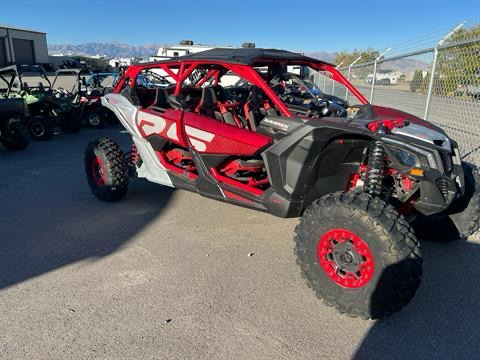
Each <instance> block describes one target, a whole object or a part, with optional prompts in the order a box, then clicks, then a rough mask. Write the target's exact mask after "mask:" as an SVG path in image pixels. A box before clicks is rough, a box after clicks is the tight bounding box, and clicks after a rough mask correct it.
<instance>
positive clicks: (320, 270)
mask: <svg viewBox="0 0 480 360" xmlns="http://www.w3.org/2000/svg"><path fill="white" fill-rule="evenodd" d="M294 241H295V248H294V253H295V255H296V256H297V263H298V264H299V265H300V269H301V273H302V277H304V278H305V279H306V281H307V283H308V285H309V286H310V287H311V288H313V290H314V291H315V293H316V294H317V296H318V297H319V298H321V299H322V300H323V301H324V302H325V303H326V304H327V305H329V306H334V307H335V308H336V309H337V310H338V311H339V312H340V313H346V314H347V315H349V316H352V317H357V316H359V317H362V318H364V319H368V318H371V319H376V318H381V317H384V316H388V315H390V314H392V313H394V312H396V311H398V310H400V309H401V308H403V307H404V306H405V305H407V304H408V302H409V301H410V300H411V299H412V298H413V296H414V295H415V292H416V290H417V288H418V286H419V284H420V279H421V275H422V258H421V254H420V247H419V243H418V241H417V239H416V238H415V235H414V233H413V231H412V229H411V227H410V225H409V224H408V222H407V221H406V220H405V219H404V218H403V217H402V216H401V215H399V214H398V213H397V212H396V211H395V209H394V208H393V207H391V206H390V205H387V204H386V203H385V202H383V201H382V200H380V199H378V198H373V197H371V196H370V195H367V194H355V193H351V192H349V193H341V192H340V193H335V194H330V195H326V196H324V197H322V198H321V199H319V200H316V201H315V202H314V203H312V204H311V205H310V206H309V207H308V208H307V209H306V210H305V212H304V214H303V216H302V218H301V219H300V223H299V224H298V225H297V227H296V229H295V236H294ZM342 256H343V258H342ZM349 260H350V261H349ZM339 264H340V265H341V268H340V267H338V266H339ZM345 269H347V270H345ZM357 269H358V271H356V270H357Z"/></svg>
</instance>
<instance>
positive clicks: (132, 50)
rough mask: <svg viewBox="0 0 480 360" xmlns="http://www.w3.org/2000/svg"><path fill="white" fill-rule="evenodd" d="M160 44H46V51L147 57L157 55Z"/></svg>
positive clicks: (50, 52)
mask: <svg viewBox="0 0 480 360" xmlns="http://www.w3.org/2000/svg"><path fill="white" fill-rule="evenodd" d="M160 46H162V45H161V44H148V45H138V46H133V45H127V44H121V43H117V42H112V43H86V44H80V45H69V44H61V45H53V44H49V45H48V53H49V54H50V55H58V54H63V55H83V56H95V55H105V56H107V57H110V58H131V57H140V58H147V57H149V56H153V55H157V52H158V48H159V47H160Z"/></svg>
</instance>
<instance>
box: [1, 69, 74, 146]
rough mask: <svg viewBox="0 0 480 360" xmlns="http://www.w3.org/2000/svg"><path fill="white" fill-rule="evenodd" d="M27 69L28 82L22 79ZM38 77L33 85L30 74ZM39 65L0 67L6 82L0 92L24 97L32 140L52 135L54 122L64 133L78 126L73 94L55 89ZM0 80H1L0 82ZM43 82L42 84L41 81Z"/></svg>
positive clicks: (12, 97)
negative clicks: (36, 82)
mask: <svg viewBox="0 0 480 360" xmlns="http://www.w3.org/2000/svg"><path fill="white" fill-rule="evenodd" d="M25 73H28V75H29V77H28V79H29V80H30V84H29V83H28V82H27V81H24V80H26V76H23V75H24V74H25ZM32 77H33V78H34V79H35V81H38V84H37V85H35V86H33V85H32V81H31V78H32ZM57 78H58V74H57V76H56V77H55V81H54V83H53V84H52V83H51V82H50V80H49V79H48V77H47V74H46V72H45V70H44V69H43V67H42V66H39V65H34V66H20V67H17V66H15V65H12V66H8V67H5V68H2V69H0V80H2V81H3V83H4V84H2V85H6V86H5V89H3V90H0V96H3V97H4V98H9V99H15V98H21V99H24V101H25V103H26V105H27V108H28V111H29V117H28V123H27V126H28V130H29V132H30V135H31V137H32V138H33V139H35V140H41V141H47V140H50V139H51V138H52V136H53V135H54V130H55V129H54V128H55V126H58V127H60V128H61V129H62V130H63V132H64V133H68V134H73V133H77V132H79V131H80V129H81V121H80V118H79V115H78V111H77V107H76V106H74V97H75V96H74V94H72V93H70V92H68V91H65V90H64V89H63V88H58V89H55V87H54V85H55V82H56V80H57ZM0 83H1V82H0ZM44 83H45V84H44Z"/></svg>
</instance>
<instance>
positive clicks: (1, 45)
mask: <svg viewBox="0 0 480 360" xmlns="http://www.w3.org/2000/svg"><path fill="white" fill-rule="evenodd" d="M5 65H7V54H6V52H5V41H3V39H0V67H1V66H5Z"/></svg>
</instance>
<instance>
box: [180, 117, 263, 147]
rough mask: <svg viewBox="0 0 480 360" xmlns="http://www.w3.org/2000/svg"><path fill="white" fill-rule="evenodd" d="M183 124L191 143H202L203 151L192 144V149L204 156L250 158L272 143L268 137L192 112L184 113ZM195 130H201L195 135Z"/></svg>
mask: <svg viewBox="0 0 480 360" xmlns="http://www.w3.org/2000/svg"><path fill="white" fill-rule="evenodd" d="M183 123H184V126H185V132H186V134H187V136H188V138H189V139H190V141H191V142H192V138H194V139H198V140H199V141H202V142H204V144H205V149H203V150H202V148H199V147H198V146H195V143H192V147H194V148H196V150H197V151H199V152H201V153H204V154H222V155H238V156H252V155H255V154H256V153H258V152H259V151H260V150H261V149H263V148H265V147H266V146H267V145H269V144H270V143H271V141H272V140H271V138H270V137H268V136H265V135H261V134H258V133H255V132H253V131H249V130H246V129H241V128H239V127H236V126H233V125H228V124H225V123H223V122H220V121H218V120H215V119H210V118H208V117H206V116H202V115H198V114H195V113H192V112H185V115H184V118H183ZM191 129H194V130H193V131H192V130H191ZM195 130H201V132H198V135H196V134H197V132H196V131H195ZM208 134H211V135H213V136H209V135H208Z"/></svg>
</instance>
